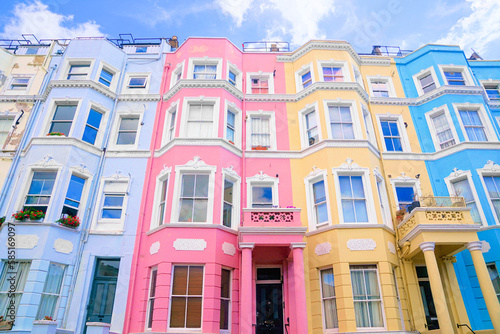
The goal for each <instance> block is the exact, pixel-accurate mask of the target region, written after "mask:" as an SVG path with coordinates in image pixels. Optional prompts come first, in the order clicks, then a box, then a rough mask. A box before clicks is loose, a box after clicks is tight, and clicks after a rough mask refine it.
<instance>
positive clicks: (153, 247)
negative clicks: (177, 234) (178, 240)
mask: <svg viewBox="0 0 500 334" xmlns="http://www.w3.org/2000/svg"><path fill="white" fill-rule="evenodd" d="M159 250H160V242H159V241H156V242H153V243H152V244H151V246H150V247H149V254H151V255H153V254H156V253H158V251H159Z"/></svg>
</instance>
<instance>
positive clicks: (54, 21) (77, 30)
mask: <svg viewBox="0 0 500 334" xmlns="http://www.w3.org/2000/svg"><path fill="white" fill-rule="evenodd" d="M72 21H73V15H68V16H65V15H61V14H57V13H54V12H51V11H50V9H49V7H48V6H47V5H45V4H43V3H42V2H40V1H35V2H33V3H30V4H23V3H20V4H18V5H16V7H15V8H14V16H13V18H12V19H10V21H9V22H7V23H6V24H5V26H4V31H3V32H1V33H0V37H1V38H7V39H19V38H21V34H34V35H35V36H36V37H37V38H38V39H42V38H74V37H100V36H105V34H104V33H102V32H101V31H100V26H99V25H98V24H97V23H95V22H94V21H88V22H85V23H82V24H77V25H74V26H73V27H71V26H69V24H71V23H72Z"/></svg>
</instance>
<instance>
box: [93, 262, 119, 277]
mask: <svg viewBox="0 0 500 334" xmlns="http://www.w3.org/2000/svg"><path fill="white" fill-rule="evenodd" d="M119 269H120V260H99V262H98V263H97V270H96V276H98V277H118V271H119Z"/></svg>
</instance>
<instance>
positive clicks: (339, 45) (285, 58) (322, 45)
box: [276, 41, 391, 66]
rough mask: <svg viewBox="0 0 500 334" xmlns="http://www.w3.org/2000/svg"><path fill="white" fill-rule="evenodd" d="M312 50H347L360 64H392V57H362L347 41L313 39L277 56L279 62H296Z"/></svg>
mask: <svg viewBox="0 0 500 334" xmlns="http://www.w3.org/2000/svg"><path fill="white" fill-rule="evenodd" d="M312 50H332V51H347V52H348V53H349V54H350V55H351V57H352V58H354V60H355V61H356V62H357V63H358V65H374V66H390V65H391V60H390V58H378V57H377V58H375V57H370V58H368V57H363V58H362V57H360V56H359V55H358V53H357V52H356V51H355V50H354V48H353V47H352V46H351V45H350V44H349V43H345V42H335V41H332V42H327V41H311V42H309V43H307V44H306V45H304V46H303V47H301V48H299V49H297V50H296V51H295V52H293V53H291V54H288V55H280V56H277V57H276V61H278V62H285V63H288V62H294V61H296V60H298V59H299V58H301V57H302V56H304V55H305V54H307V53H308V52H310V51H312Z"/></svg>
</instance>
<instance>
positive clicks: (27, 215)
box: [12, 209, 45, 222]
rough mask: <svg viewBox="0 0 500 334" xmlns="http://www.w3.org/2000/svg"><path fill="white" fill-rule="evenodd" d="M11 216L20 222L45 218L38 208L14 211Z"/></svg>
mask: <svg viewBox="0 0 500 334" xmlns="http://www.w3.org/2000/svg"><path fill="white" fill-rule="evenodd" d="M12 217H14V219H15V220H17V221H21V222H22V221H25V220H40V219H43V218H45V213H44V212H43V211H40V210H33V209H24V210H20V211H17V212H16V213H14V214H13V215H12Z"/></svg>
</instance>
